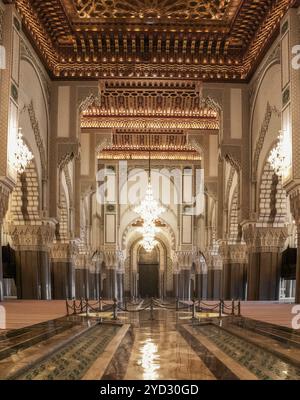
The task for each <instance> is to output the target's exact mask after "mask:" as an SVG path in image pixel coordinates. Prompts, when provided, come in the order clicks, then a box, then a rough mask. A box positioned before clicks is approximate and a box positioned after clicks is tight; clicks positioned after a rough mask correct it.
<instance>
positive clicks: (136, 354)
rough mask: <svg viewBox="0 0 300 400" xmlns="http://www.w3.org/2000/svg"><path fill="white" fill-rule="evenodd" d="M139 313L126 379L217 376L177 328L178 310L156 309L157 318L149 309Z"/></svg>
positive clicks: (135, 324)
mask: <svg viewBox="0 0 300 400" xmlns="http://www.w3.org/2000/svg"><path fill="white" fill-rule="evenodd" d="M136 314H137V313H136ZM136 314H135V318H136V319H135V321H131V323H132V325H133V329H134V342H133V347H132V351H131V355H130V358H129V362H128V367H127V372H126V374H125V379H126V380H127V379H139V380H142V379H147V380H159V379H172V380H176V379H215V377H214V375H213V374H212V373H211V372H210V371H209V369H208V368H207V367H206V365H205V364H204V363H203V362H202V360H201V359H200V358H199V357H198V355H197V354H196V353H195V352H194V351H193V349H192V348H191V346H190V345H189V344H188V342H187V341H186V340H185V339H184V338H183V337H182V335H181V334H180V333H179V332H178V330H177V329H176V325H177V324H178V322H179V320H178V318H177V315H176V313H173V312H168V311H165V310H155V311H154V321H151V320H150V319H149V312H146V311H145V312H142V313H139V314H138V315H136ZM183 322H184V321H182V322H181V323H183Z"/></svg>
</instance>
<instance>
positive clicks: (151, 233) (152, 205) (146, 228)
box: [134, 150, 165, 252]
mask: <svg viewBox="0 0 300 400" xmlns="http://www.w3.org/2000/svg"><path fill="white" fill-rule="evenodd" d="M150 163H151V158H150V150H149V170H148V186H147V190H146V195H145V198H144V200H142V202H141V204H140V205H139V206H137V207H136V208H135V209H134V211H135V212H136V213H137V214H139V215H140V216H141V218H142V219H143V221H144V223H143V226H142V227H141V228H140V229H139V231H140V232H141V233H142V234H143V240H142V242H141V243H142V246H143V247H144V249H145V250H146V251H148V252H150V251H152V250H153V249H154V247H155V246H156V244H157V242H156V240H155V235H156V233H158V232H159V228H157V227H156V226H155V221H156V220H157V219H158V217H159V216H160V215H161V214H162V213H163V212H164V211H165V208H164V207H162V206H160V205H159V203H158V201H157V200H155V199H154V196H153V190H152V184H151V165H150Z"/></svg>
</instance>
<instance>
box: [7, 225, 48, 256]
mask: <svg viewBox="0 0 300 400" xmlns="http://www.w3.org/2000/svg"><path fill="white" fill-rule="evenodd" d="M39 222H40V223H39V224H38V225H28V224H24V225H14V224H8V226H7V232H8V234H9V235H10V236H11V238H12V245H13V247H14V248H15V249H17V250H34V251H49V250H50V248H51V246H52V243H53V240H54V236H55V221H52V220H50V219H49V220H41V221H39Z"/></svg>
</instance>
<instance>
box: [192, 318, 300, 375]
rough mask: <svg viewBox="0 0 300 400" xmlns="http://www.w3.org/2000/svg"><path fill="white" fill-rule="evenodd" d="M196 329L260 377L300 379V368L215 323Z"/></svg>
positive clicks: (196, 327)
mask: <svg viewBox="0 0 300 400" xmlns="http://www.w3.org/2000/svg"><path fill="white" fill-rule="evenodd" d="M194 329H195V330H196V331H199V332H200V333H201V334H203V335H205V336H206V337H207V338H208V339H209V340H210V341H211V342H213V343H214V344H215V345H216V346H217V347H218V348H220V349H221V350H222V351H223V352H224V353H225V354H227V355H229V356H230V357H231V358H232V359H233V360H235V361H237V362H239V363H240V364H241V365H243V366H244V367H246V368H247V369H248V370H249V371H251V372H252V373H253V374H255V375H256V376H257V377H258V378H259V379H264V380H299V379H300V369H299V368H297V367H295V366H293V365H292V364H289V363H287V362H285V361H284V360H282V359H281V358H280V357H278V356H275V355H274V354H272V353H271V352H269V351H266V350H263V349H261V348H260V347H258V346H255V345H254V344H252V343H249V342H248V341H247V340H244V339H242V338H239V337H237V336H235V335H233V334H231V333H229V332H226V331H225V330H223V329H221V328H219V327H217V326H214V325H202V326H195V327H194Z"/></svg>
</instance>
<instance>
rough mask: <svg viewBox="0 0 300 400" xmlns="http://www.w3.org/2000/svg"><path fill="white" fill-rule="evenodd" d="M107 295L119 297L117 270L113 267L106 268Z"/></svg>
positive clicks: (110, 297) (108, 296)
mask: <svg viewBox="0 0 300 400" xmlns="http://www.w3.org/2000/svg"><path fill="white" fill-rule="evenodd" d="M106 297H107V298H108V299H111V300H112V299H114V298H117V270H116V268H113V267H112V268H107V269H106Z"/></svg>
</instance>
